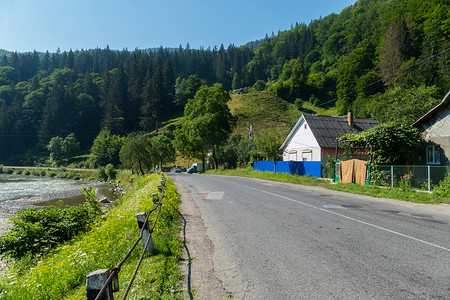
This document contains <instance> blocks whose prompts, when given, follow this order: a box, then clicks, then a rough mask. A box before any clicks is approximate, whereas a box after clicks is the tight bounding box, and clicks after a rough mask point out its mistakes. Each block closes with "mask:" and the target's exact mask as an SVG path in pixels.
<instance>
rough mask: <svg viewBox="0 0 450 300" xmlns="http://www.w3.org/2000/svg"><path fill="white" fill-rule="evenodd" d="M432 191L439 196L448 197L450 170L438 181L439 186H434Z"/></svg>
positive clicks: (449, 194) (449, 193) (449, 192)
mask: <svg viewBox="0 0 450 300" xmlns="http://www.w3.org/2000/svg"><path fill="white" fill-rule="evenodd" d="M434 193H435V194H437V195H439V196H441V197H450V172H449V173H448V174H447V176H446V177H445V178H444V179H443V180H442V181H441V182H440V184H439V186H438V187H436V189H435V190H434Z"/></svg>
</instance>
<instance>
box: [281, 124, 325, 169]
mask: <svg viewBox="0 0 450 300" xmlns="http://www.w3.org/2000/svg"><path fill="white" fill-rule="evenodd" d="M305 125H306V126H305ZM309 152H310V153H311V154H308V153H309ZM309 156H310V157H311V160H312V161H321V159H322V158H321V155H320V147H319V144H318V143H317V141H316V138H315V137H314V135H313V133H312V131H311V130H310V129H309V126H308V124H307V123H306V121H305V120H303V122H302V123H300V126H299V127H298V128H297V130H296V132H295V133H294V134H293V136H292V138H291V140H290V141H289V143H288V145H287V146H286V148H285V149H284V151H283V160H284V161H290V160H291V161H292V160H294V161H303V157H309Z"/></svg>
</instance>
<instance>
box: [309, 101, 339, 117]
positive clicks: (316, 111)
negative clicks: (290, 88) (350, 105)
mask: <svg viewBox="0 0 450 300" xmlns="http://www.w3.org/2000/svg"><path fill="white" fill-rule="evenodd" d="M303 109H304V111H303V112H304V113H305V114H313V115H321V116H338V115H339V114H338V112H337V109H336V107H331V108H323V107H317V106H314V105H313V104H311V103H309V102H303Z"/></svg>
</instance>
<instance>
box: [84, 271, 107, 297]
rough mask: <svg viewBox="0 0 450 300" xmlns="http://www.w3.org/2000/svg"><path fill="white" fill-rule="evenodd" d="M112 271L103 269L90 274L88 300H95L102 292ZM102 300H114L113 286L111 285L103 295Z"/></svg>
mask: <svg viewBox="0 0 450 300" xmlns="http://www.w3.org/2000/svg"><path fill="white" fill-rule="evenodd" d="M110 274H111V271H110V270H109V269H101V270H97V271H94V272H91V273H89V274H88V275H87V276H86V299H87V300H95V298H96V297H97V295H98V293H99V292H100V290H101V289H102V288H103V285H104V284H105V282H106V280H107V279H108V277H109V275H110ZM100 299H101V300H114V296H113V290H112V285H111V284H110V285H109V286H108V287H107V289H106V290H105V292H104V293H103V295H102V297H100Z"/></svg>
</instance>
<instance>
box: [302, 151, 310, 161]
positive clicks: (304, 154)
mask: <svg viewBox="0 0 450 300" xmlns="http://www.w3.org/2000/svg"><path fill="white" fill-rule="evenodd" d="M302 160H303V161H311V160H312V151H304V152H302Z"/></svg>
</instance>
